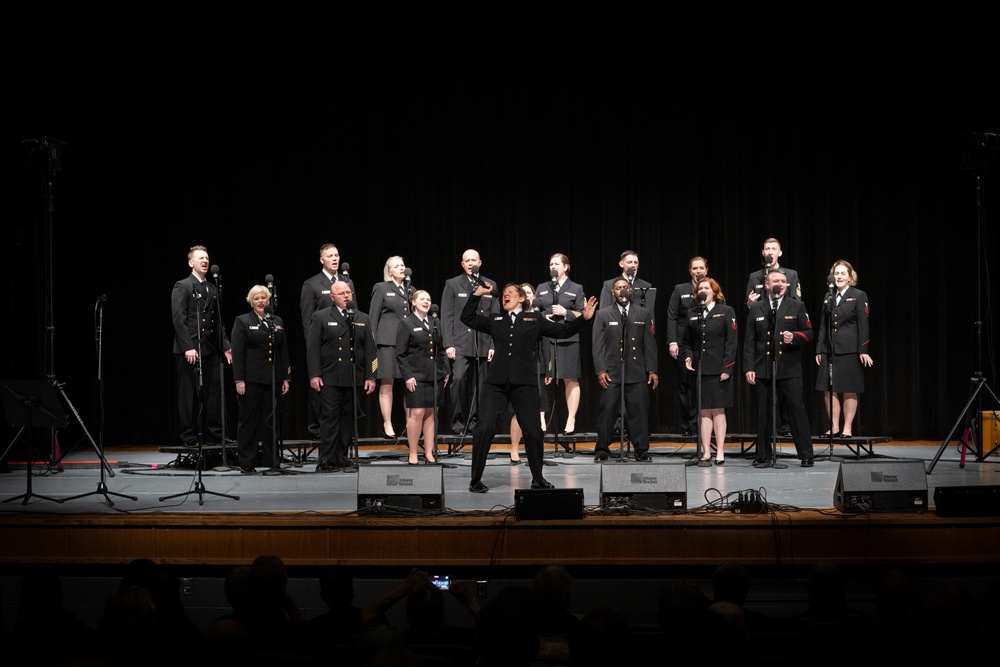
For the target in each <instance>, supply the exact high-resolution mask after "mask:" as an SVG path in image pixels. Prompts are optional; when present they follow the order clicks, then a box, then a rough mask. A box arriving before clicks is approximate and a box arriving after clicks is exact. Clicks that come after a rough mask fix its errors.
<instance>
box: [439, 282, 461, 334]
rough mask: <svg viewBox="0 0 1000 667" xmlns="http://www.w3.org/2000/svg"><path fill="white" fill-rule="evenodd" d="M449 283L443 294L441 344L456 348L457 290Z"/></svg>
mask: <svg viewBox="0 0 1000 667" xmlns="http://www.w3.org/2000/svg"><path fill="white" fill-rule="evenodd" d="M451 282H452V281H450V280H449V281H447V282H446V283H445V284H444V291H443V292H442V293H441V344H442V345H444V346H445V347H455V318H457V317H458V313H456V312H455V298H456V296H455V288H454V287H453V286H452V284H451Z"/></svg>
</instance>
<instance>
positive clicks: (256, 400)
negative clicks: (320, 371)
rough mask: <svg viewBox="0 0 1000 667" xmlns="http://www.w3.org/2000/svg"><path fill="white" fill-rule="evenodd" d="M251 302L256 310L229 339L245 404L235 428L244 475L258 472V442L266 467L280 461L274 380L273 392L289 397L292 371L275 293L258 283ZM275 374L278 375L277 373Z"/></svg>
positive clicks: (242, 319)
mask: <svg viewBox="0 0 1000 667" xmlns="http://www.w3.org/2000/svg"><path fill="white" fill-rule="evenodd" d="M247 303H249V304H250V306H251V308H253V310H252V311H251V312H249V313H246V314H244V315H240V316H239V317H237V318H236V322H234V323H233V332H232V334H231V335H230V336H229V338H230V340H231V341H232V344H233V379H234V380H235V381H236V394H237V400H238V401H239V405H240V416H239V422H238V424H237V429H236V453H237V457H238V459H239V462H240V472H242V473H243V474H246V475H252V474H253V473H255V472H257V470H256V468H254V466H256V465H258V464H259V462H258V459H257V442H258V441H260V442H261V443H263V465H265V466H269V467H270V466H274V465H275V464H276V463H277V456H276V454H277V453H276V452H275V442H274V437H273V436H274V431H275V430H277V429H276V428H274V426H275V424H274V420H276V419H277V418H278V415H277V414H276V412H275V411H272V409H271V408H272V403H273V399H272V394H271V380H272V378H273V380H274V388H275V389H276V390H278V391H280V392H281V393H282V394H287V393H288V381H289V379H290V377H291V367H290V366H289V363H288V344H287V340H286V337H285V325H284V323H283V322H282V321H281V318H280V317H278V316H277V315H273V316H272V315H271V313H270V308H269V306H270V305H271V291H270V290H269V289H267V288H266V287H264V286H263V285H254V286H253V287H251V288H250V291H249V292H248V293H247ZM272 372H273V375H272Z"/></svg>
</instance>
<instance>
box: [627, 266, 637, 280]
mask: <svg viewBox="0 0 1000 667" xmlns="http://www.w3.org/2000/svg"><path fill="white" fill-rule="evenodd" d="M625 275H626V276H628V277H629V278H631V277H632V276H634V275H635V267H634V266H630V267H628V268H627V269H625Z"/></svg>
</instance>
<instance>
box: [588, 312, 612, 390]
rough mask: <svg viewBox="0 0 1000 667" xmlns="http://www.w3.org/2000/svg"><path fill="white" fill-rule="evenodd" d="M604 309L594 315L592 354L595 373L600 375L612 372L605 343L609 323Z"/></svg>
mask: <svg viewBox="0 0 1000 667" xmlns="http://www.w3.org/2000/svg"><path fill="white" fill-rule="evenodd" d="M603 311H604V309H603V308H602V309H601V310H599V311H597V312H596V313H594V330H593V331H592V332H591V344H590V347H591V353H592V355H593V357H594V373H595V374H596V375H600V374H601V373H607V372H609V371H610V370H611V362H610V361H609V360H608V350H607V346H606V345H605V344H604V343H605V340H604V339H605V337H606V336H607V329H608V322H607V317H605V315H604V312H603Z"/></svg>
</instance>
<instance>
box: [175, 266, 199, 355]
mask: <svg viewBox="0 0 1000 667" xmlns="http://www.w3.org/2000/svg"><path fill="white" fill-rule="evenodd" d="M193 289H194V287H193V286H192V285H191V281H189V280H178V281H177V282H176V283H174V289H173V292H171V294H170V314H171V318H172V319H173V323H174V337H175V338H176V339H177V346H178V347H179V348H180V352H182V353H183V352H186V351H188V350H193V349H195V347H196V346H195V342H194V339H193V338H192V337H191V331H190V329H189V328H188V317H187V315H188V300H189V299H190V298H191V294H192V291H193Z"/></svg>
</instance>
